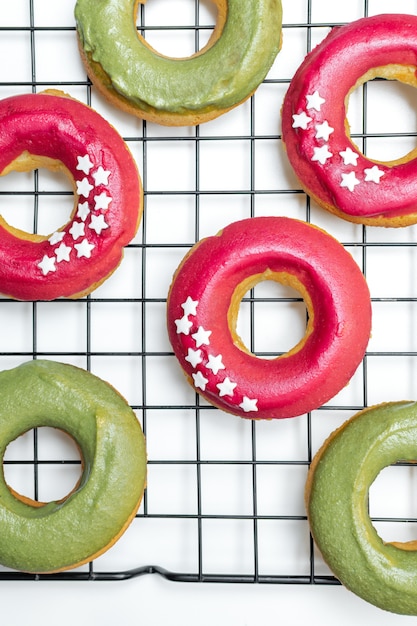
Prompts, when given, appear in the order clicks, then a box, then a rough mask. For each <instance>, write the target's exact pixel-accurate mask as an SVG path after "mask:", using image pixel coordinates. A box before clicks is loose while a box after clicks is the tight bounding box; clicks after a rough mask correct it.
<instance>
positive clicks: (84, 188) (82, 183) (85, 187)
mask: <svg viewBox="0 0 417 626" xmlns="http://www.w3.org/2000/svg"><path fill="white" fill-rule="evenodd" d="M76 183H77V193H78V195H79V196H84V198H88V196H89V195H90V191H91V190H92V189H93V188H94V187H93V185H90V183H89V182H88V178H83V179H82V180H77V181H76Z"/></svg>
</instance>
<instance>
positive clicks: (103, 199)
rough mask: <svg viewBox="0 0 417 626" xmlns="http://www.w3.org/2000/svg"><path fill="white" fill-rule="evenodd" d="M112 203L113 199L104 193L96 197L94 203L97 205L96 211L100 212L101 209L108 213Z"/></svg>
mask: <svg viewBox="0 0 417 626" xmlns="http://www.w3.org/2000/svg"><path fill="white" fill-rule="evenodd" d="M111 201H112V198H111V197H110V196H108V195H107V194H106V193H104V192H103V193H101V194H100V195H99V196H94V202H95V203H96V206H95V207H94V208H95V209H96V211H99V210H100V209H102V210H103V211H107V209H108V208H109V204H110V202H111Z"/></svg>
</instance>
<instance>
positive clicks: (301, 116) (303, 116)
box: [292, 111, 312, 130]
mask: <svg viewBox="0 0 417 626" xmlns="http://www.w3.org/2000/svg"><path fill="white" fill-rule="evenodd" d="M292 119H293V123H292V127H293V128H302V129H303V130H307V126H308V123H309V122H311V119H312V118H311V117H308V115H307V113H306V112H305V111H303V112H302V113H298V114H295V115H293V116H292Z"/></svg>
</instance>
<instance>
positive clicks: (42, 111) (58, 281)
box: [0, 91, 142, 300]
mask: <svg viewBox="0 0 417 626" xmlns="http://www.w3.org/2000/svg"><path fill="white" fill-rule="evenodd" d="M39 167H45V168H47V169H49V170H52V171H61V172H63V173H64V174H66V175H67V177H68V178H69V180H70V181H71V184H72V187H73V190H74V208H73V211H72V214H71V217H70V219H69V220H68V222H67V223H66V224H63V225H62V227H60V228H59V229H57V230H56V231H55V232H52V233H49V234H48V235H45V236H44V235H38V234H32V233H28V232H24V231H22V230H19V229H17V228H14V227H12V226H10V225H9V224H7V222H6V221H5V220H4V219H2V218H1V217H0V293H2V294H3V295H6V296H10V297H12V298H15V299H18V300H53V299H55V298H59V297H68V298H79V297H81V296H83V295H86V294H88V293H90V292H91V291H92V290H93V289H95V288H96V287H98V286H99V285H100V284H101V283H102V282H103V281H104V280H105V279H106V278H108V277H109V276H110V274H111V273H112V272H113V271H114V270H115V269H116V267H117V266H118V265H119V263H120V262H121V260H122V257H123V250H124V246H125V245H127V244H128V243H129V242H130V241H131V240H132V239H133V237H134V235H135V233H136V231H137V228H138V225H139V221H140V219H141V215H142V186H141V181H140V177H139V173H138V170H137V167H136V164H135V161H134V159H133V156H132V154H131V153H130V151H129V149H128V147H127V145H126V143H125V142H124V141H123V139H122V137H121V136H120V135H119V134H118V132H117V131H116V130H115V129H114V128H113V126H111V125H110V124H109V123H108V122H107V121H106V120H105V119H104V118H103V117H101V115H99V114H98V113H96V111H94V110H93V109H91V108H90V107H88V106H87V105H85V104H82V103H81V102H78V101H77V100H74V99H73V98H71V97H69V96H67V95H66V94H64V93H62V92H59V91H49V92H44V93H41V94H25V95H18V96H13V97H10V98H5V99H4V100H1V101H0V174H1V175H5V174H7V173H8V172H10V171H12V170H15V171H20V172H23V171H30V170H33V169H36V168H39Z"/></svg>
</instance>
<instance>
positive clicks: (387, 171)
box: [282, 14, 417, 221]
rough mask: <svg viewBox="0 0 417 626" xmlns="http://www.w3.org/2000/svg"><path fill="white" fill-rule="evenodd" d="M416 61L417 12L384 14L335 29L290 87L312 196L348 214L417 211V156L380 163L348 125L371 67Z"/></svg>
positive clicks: (287, 128)
mask: <svg viewBox="0 0 417 626" xmlns="http://www.w3.org/2000/svg"><path fill="white" fill-rule="evenodd" d="M416 63H417V17H416V16H412V15H400V14H395V15H377V16H375V17H369V18H363V19H360V20H357V21H355V22H352V23H350V24H348V25H346V26H342V27H336V28H334V29H333V30H332V31H331V32H330V34H329V35H328V36H327V38H326V39H325V40H324V41H323V42H322V43H320V44H319V45H318V46H317V47H316V48H315V49H314V50H313V51H312V52H311V53H310V54H308V55H307V57H306V58H305V60H304V62H303V63H302V64H301V66H300V67H299V69H298V70H297V72H296V74H295V76H294V78H293V80H292V82H291V84H290V87H289V89H288V91H287V94H286V96H285V100H284V105H283V109H282V138H283V141H284V143H285V146H286V150H287V154H288V158H289V160H290V163H291V165H292V166H293V168H294V171H295V173H296V174H297V176H298V177H299V179H300V181H301V183H302V185H303V187H304V188H305V189H306V191H307V192H308V193H310V194H311V195H313V196H314V197H315V198H316V199H317V201H318V202H319V203H323V205H324V206H325V205H330V206H334V207H335V208H336V209H337V210H339V211H341V212H342V213H344V214H346V216H347V219H349V216H351V217H353V218H359V221H360V218H365V217H373V216H380V215H383V216H386V217H388V218H389V217H395V216H401V215H404V214H408V213H410V212H414V211H416V210H417V159H416V158H412V159H411V160H409V161H408V162H404V163H402V164H397V165H394V164H389V163H381V162H375V161H372V160H370V159H368V158H366V157H365V156H364V155H363V154H362V153H361V152H360V151H359V150H358V149H357V148H356V146H355V145H354V144H353V143H352V141H351V139H350V137H349V136H348V134H347V132H346V126H345V124H346V106H345V98H346V96H347V95H348V93H349V92H350V91H351V89H352V88H353V87H354V85H355V84H356V83H357V81H358V80H359V79H361V78H362V77H363V76H364V75H365V74H366V73H367V72H368V71H369V70H370V69H372V68H376V67H382V66H386V65H390V64H399V65H408V66H410V65H411V66H416ZM346 151H347V154H346ZM351 152H353V153H354V155H355V157H354V158H350V157H352V154H351Z"/></svg>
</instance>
